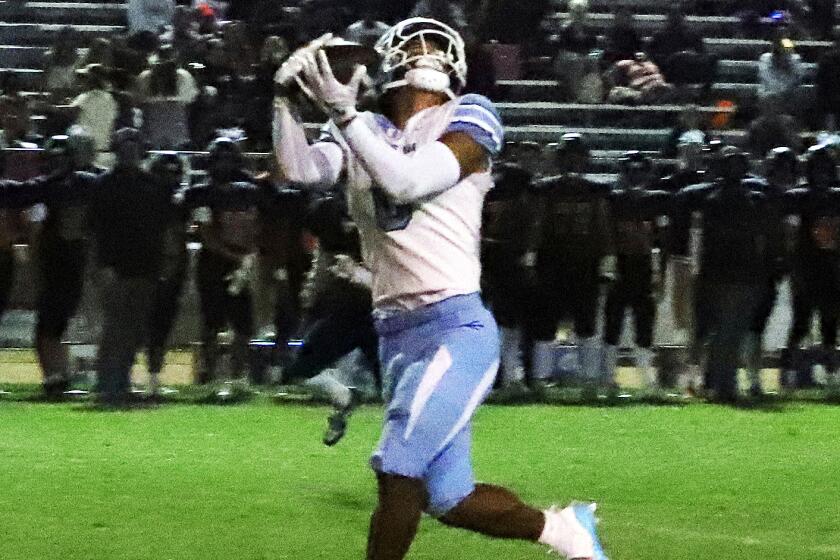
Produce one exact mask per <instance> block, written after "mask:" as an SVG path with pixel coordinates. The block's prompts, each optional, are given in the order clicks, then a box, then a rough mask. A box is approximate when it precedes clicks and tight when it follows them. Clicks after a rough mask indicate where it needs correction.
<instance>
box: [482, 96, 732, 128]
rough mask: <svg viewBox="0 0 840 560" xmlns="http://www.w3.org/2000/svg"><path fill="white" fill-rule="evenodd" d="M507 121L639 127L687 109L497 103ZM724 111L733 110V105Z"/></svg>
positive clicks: (663, 122)
mask: <svg viewBox="0 0 840 560" xmlns="http://www.w3.org/2000/svg"><path fill="white" fill-rule="evenodd" d="M496 108H497V109H498V110H499V112H500V114H501V116H502V121H503V122H504V123H505V124H506V125H523V124H558V125H582V126H619V125H621V126H629V127H640V126H642V127H643V126H649V125H651V124H656V125H657V126H674V125H676V123H677V120H678V118H679V115H680V114H681V113H682V112H683V111H684V107H683V106H681V105H640V106H637V107H627V106H626V105H613V104H606V103H605V104H601V105H588V104H582V103H551V102H501V103H496ZM699 111H700V112H701V113H703V114H705V115H708V116H711V115H715V114H718V113H720V112H721V109H718V108H716V107H700V108H699ZM725 112H728V113H734V112H735V110H734V109H728V110H726V111H725Z"/></svg>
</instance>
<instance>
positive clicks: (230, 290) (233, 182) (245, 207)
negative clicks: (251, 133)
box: [184, 137, 263, 398]
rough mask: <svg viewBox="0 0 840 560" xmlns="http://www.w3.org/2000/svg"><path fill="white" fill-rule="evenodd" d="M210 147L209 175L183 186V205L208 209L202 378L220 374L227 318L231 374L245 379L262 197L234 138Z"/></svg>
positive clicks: (202, 263)
mask: <svg viewBox="0 0 840 560" xmlns="http://www.w3.org/2000/svg"><path fill="white" fill-rule="evenodd" d="M208 152H209V155H208V158H209V159H208V176H209V181H208V182H207V183H206V184H202V185H197V186H195V187H191V188H189V189H187V190H186V191H185V192H184V205H185V207H187V208H198V209H204V210H206V211H207V212H209V214H207V215H206V216H205V218H207V219H206V220H205V219H202V220H201V222H202V223H200V224H199V232H200V235H201V241H202V247H201V251H200V252H199V254H198V264H197V268H196V285H197V287H198V294H199V299H200V301H201V315H202V329H201V342H202V346H201V348H202V350H201V351H202V360H201V361H202V364H201V368H200V369H199V372H198V377H199V381H200V382H201V383H208V382H211V381H214V380H215V379H216V373H217V372H216V369H217V365H218V357H219V356H218V335H219V331H221V330H222V329H223V328H226V327H227V326H228V324H230V326H231V327H232V328H233V332H234V335H233V343H232V345H231V372H230V373H231V377H232V379H237V380H242V379H243V378H244V377H245V375H246V370H247V369H248V368H249V365H250V361H249V354H248V352H249V350H248V344H249V342H250V340H251V337H252V336H253V334H254V325H253V323H254V320H253V305H252V298H251V280H252V276H253V273H254V266H255V263H256V260H255V257H256V250H257V248H256V242H257V226H258V218H259V206H260V202H261V201H262V197H263V193H262V192H261V191H260V189H259V188H257V186H256V185H254V184H253V183H252V182H251V177H250V175H249V174H248V173H247V172H246V171H245V169H244V167H245V161H244V158H243V155H242V152H241V150H240V148H239V145H238V144H236V142H234V141H233V140H231V139H230V138H226V137H220V138H217V139H216V140H214V141H213V142H212V143H211V144H210V146H209V149H208ZM218 396H219V397H222V398H225V397H229V396H230V388H229V387H224V388H222V389H221V390H220V391H219V395H218Z"/></svg>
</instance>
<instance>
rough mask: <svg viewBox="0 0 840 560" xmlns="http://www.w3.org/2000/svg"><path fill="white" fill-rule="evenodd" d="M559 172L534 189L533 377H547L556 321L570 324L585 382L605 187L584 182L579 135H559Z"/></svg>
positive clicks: (594, 366) (592, 354)
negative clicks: (537, 213)
mask: <svg viewBox="0 0 840 560" xmlns="http://www.w3.org/2000/svg"><path fill="white" fill-rule="evenodd" d="M558 157H559V160H560V168H561V170H562V172H561V174H560V175H558V176H556V177H548V178H545V179H542V180H540V181H539V182H537V183H536V185H535V192H536V194H537V196H538V199H539V205H540V209H539V211H540V216H539V233H538V241H537V255H536V272H537V282H538V284H539V297H538V298H535V301H537V302H539V304H538V306H535V308H534V309H533V310H531V313H530V314H529V315H530V325H529V329H530V330H531V334H532V337H533V339H534V341H535V342H534V354H533V364H532V370H533V376H534V378H535V380H547V379H548V378H549V377H551V375H552V373H553V351H552V350H553V349H552V343H553V341H554V338H555V334H556V330H557V323H558V321H559V320H560V319H563V318H564V317H566V316H567V315H571V317H572V319H573V320H574V331H575V335H576V336H577V340H578V345H579V356H580V363H581V370H582V373H583V375H584V377H585V378H586V379H587V380H589V381H594V380H596V379H597V378H598V373H599V369H600V362H601V360H600V352H599V351H598V344H597V337H596V335H595V328H596V316H597V308H598V296H599V292H600V287H599V275H600V270H599V269H600V265H601V261H602V258H603V256H604V254H605V252H606V248H607V242H608V237H609V234H608V229H607V194H608V193H609V186H607V185H603V184H598V183H595V182H593V181H591V180H589V179H587V178H586V177H585V176H584V175H583V173H584V171H585V169H586V166H587V164H588V163H589V149H588V148H587V147H586V145H585V144H584V142H583V139H582V138H581V136H580V135H579V134H565V135H564V136H563V138H562V141H561V143H560V146H559V148H558Z"/></svg>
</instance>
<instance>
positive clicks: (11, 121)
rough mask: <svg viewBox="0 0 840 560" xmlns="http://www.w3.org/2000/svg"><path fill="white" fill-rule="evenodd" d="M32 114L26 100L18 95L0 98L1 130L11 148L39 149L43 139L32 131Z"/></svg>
mask: <svg viewBox="0 0 840 560" xmlns="http://www.w3.org/2000/svg"><path fill="white" fill-rule="evenodd" d="M31 116H32V113H31V111H30V109H29V106H28V104H27V102H26V98H24V97H23V96H21V95H19V94H18V93H16V92H14V93H11V94H9V93H7V94H4V95H2V96H0V128H2V130H3V138H4V141H5V142H6V146H7V147H9V148H30V149H32V148H37V147H38V144H39V143H40V142H41V140H42V139H41V138H40V137H39V136H38V135H37V134H35V133H34V132H33V131H32V124H31V121H30V117H31Z"/></svg>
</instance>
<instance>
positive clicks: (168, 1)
mask: <svg viewBox="0 0 840 560" xmlns="http://www.w3.org/2000/svg"><path fill="white" fill-rule="evenodd" d="M127 13H128V30H129V32H131V33H132V34H134V33H138V32H140V31H151V32H152V33H155V34H159V33H161V32H162V31H163V29H164V28H165V27H168V26H170V25H172V18H173V16H174V15H175V0H128V8H127Z"/></svg>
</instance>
